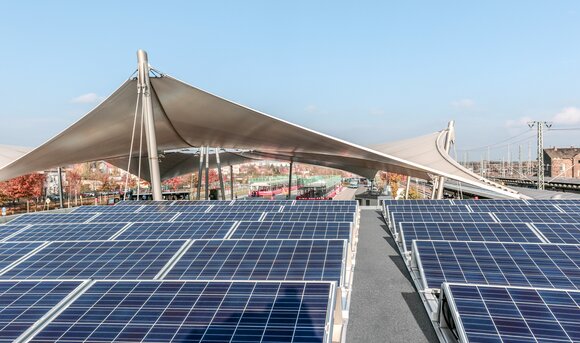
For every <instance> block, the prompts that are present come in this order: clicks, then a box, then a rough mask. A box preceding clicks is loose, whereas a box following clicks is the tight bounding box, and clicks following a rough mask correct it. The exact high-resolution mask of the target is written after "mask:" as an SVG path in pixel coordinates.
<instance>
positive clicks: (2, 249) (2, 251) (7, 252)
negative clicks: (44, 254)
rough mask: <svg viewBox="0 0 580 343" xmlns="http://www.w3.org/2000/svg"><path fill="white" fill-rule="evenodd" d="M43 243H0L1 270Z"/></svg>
mask: <svg viewBox="0 0 580 343" xmlns="http://www.w3.org/2000/svg"><path fill="white" fill-rule="evenodd" d="M42 244H43V243H40V242H18V243H0V271H2V270H3V269H5V268H6V267H8V266H9V265H10V264H12V263H14V262H16V261H18V260H19V259H21V258H22V257H24V256H25V255H27V254H29V253H30V252H32V251H33V250H34V249H36V248H38V247H40V246H41V245H42Z"/></svg>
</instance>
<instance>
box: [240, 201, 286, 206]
mask: <svg viewBox="0 0 580 343" xmlns="http://www.w3.org/2000/svg"><path fill="white" fill-rule="evenodd" d="M293 201H294V200H268V199H261V200H255V199H251V200H234V202H233V203H232V204H233V205H234V206H244V205H246V206H249V205H271V206H284V205H292V202H293Z"/></svg>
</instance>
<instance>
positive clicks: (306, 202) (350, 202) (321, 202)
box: [295, 199, 357, 206]
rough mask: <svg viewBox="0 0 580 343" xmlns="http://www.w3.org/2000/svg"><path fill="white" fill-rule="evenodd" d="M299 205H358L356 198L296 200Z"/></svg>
mask: <svg viewBox="0 0 580 343" xmlns="http://www.w3.org/2000/svg"><path fill="white" fill-rule="evenodd" d="M295 204H296V205H297V206H334V205H336V206H340V205H351V206H352V205H354V206H356V205H357V201H356V200H302V199H299V200H296V202H295Z"/></svg>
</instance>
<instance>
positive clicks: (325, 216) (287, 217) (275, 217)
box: [264, 212, 354, 222]
mask: <svg viewBox="0 0 580 343" xmlns="http://www.w3.org/2000/svg"><path fill="white" fill-rule="evenodd" d="M264 221H296V222H309V221H310V222H313V221H322V222H354V214H353V213H348V212H347V213H344V212H331V213H311V212H303V213H298V212H287V213H267V214H266V217H264Z"/></svg>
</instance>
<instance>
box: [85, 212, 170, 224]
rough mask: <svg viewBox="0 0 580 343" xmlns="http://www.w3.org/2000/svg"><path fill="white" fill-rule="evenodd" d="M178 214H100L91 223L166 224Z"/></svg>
mask: <svg viewBox="0 0 580 343" xmlns="http://www.w3.org/2000/svg"><path fill="white" fill-rule="evenodd" d="M177 214H178V212H153V213H151V212H149V213H141V212H138V213H101V214H99V215H97V216H96V217H95V218H93V219H92V220H91V223H130V222H168V221H170V220H171V219H172V218H173V217H175V216H176V215H177Z"/></svg>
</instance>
